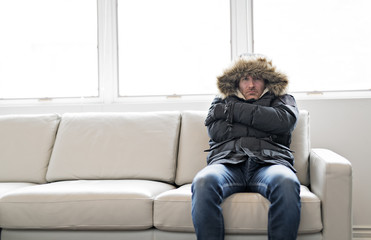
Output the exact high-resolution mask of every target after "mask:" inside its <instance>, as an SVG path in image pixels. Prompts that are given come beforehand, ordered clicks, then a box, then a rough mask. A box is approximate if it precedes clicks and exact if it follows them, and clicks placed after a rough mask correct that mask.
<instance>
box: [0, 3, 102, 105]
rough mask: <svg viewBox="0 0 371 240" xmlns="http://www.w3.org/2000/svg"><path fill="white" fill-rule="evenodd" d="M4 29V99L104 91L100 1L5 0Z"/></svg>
mask: <svg viewBox="0 0 371 240" xmlns="http://www.w3.org/2000/svg"><path fill="white" fill-rule="evenodd" d="M0 29H1V38H0V53H1V54H0V98H44V97H50V98H54V97H82V96H84V97H89V96H98V63H97V61H98V60H97V59H98V57H97V6H96V1H91V0H32V1H30V0H8V1H0Z"/></svg>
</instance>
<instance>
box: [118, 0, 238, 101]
mask: <svg viewBox="0 0 371 240" xmlns="http://www.w3.org/2000/svg"><path fill="white" fill-rule="evenodd" d="M118 28H119V77H120V82H119V93H120V95H121V96H140V95H173V94H178V95H185V94H210V93H212V94H215V93H216V92H217V91H216V86H215V85H216V84H215V83H216V76H217V75H219V74H220V73H221V71H222V69H223V68H225V67H226V65H227V64H229V63H230V60H231V48H230V7H229V1H227V0H158V1H153V0H140V1H124V0H119V2H118Z"/></svg>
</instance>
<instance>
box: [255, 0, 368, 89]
mask: <svg viewBox="0 0 371 240" xmlns="http://www.w3.org/2000/svg"><path fill="white" fill-rule="evenodd" d="M253 9H254V52H256V53H262V54H265V55H267V56H268V57H269V58H271V59H272V60H273V63H274V64H275V65H276V66H277V67H278V68H281V69H282V70H283V71H285V72H286V73H287V74H288V76H289V78H290V80H291V84H290V91H292V92H300V91H305V92H308V91H358V90H370V89H371V72H370V71H369V70H368V69H369V65H370V59H371V47H370V42H371V28H370V26H371V15H370V10H371V1H369V0H356V1H354V0H341V1H334V0H314V1H296V0H281V1H275V0H258V1H254V5H253Z"/></svg>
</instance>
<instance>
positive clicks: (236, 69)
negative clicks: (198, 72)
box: [217, 56, 289, 97]
mask: <svg viewBox="0 0 371 240" xmlns="http://www.w3.org/2000/svg"><path fill="white" fill-rule="evenodd" d="M244 76H251V77H252V78H257V79H263V80H264V81H265V87H266V88H267V89H268V90H269V92H271V93H273V94H274V95H275V96H281V95H283V94H285V93H286V89H287V86H288V83H289V81H288V78H287V76H286V75H285V74H283V73H281V72H279V71H277V70H276V67H275V66H273V65H272V61H270V60H268V59H267V58H265V57H262V56H258V57H254V58H249V59H244V58H239V59H238V60H237V61H236V62H234V64H233V65H232V66H231V67H229V68H227V69H226V70H225V71H224V73H223V74H222V75H221V76H219V77H217V86H218V89H219V91H220V93H221V94H222V96H223V97H228V96H231V95H237V89H238V85H239V81H240V79H241V78H242V77H244Z"/></svg>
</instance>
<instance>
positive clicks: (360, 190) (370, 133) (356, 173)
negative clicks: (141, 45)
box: [0, 97, 371, 239]
mask: <svg viewBox="0 0 371 240" xmlns="http://www.w3.org/2000/svg"><path fill="white" fill-rule="evenodd" d="M211 100H212V97H210V99H207V100H203V101H198V102H197V101H195V102H190V101H183V100H181V99H173V100H169V101H168V102H167V103H161V102H157V103H156V102H153V101H150V102H142V103H136V102H132V103H126V104H110V105H103V104H102V105H100V104H95V105H94V104H93V105H90V104H81V105H50V104H45V105H43V106H40V107H33V106H29V107H21V106H18V107H17V106H11V107H10V106H1V105H0V115H1V114H16V113H18V114H19V113H48V112H58V113H64V112H80V111H83V112H87V111H161V110H166V111H168V110H170V111H172V110H180V111H182V110H207V109H208V107H209V104H210V101H211ZM298 105H299V108H300V109H306V110H308V111H309V112H310V118H311V142H312V147H315V148H328V149H331V150H333V151H335V152H337V153H339V154H340V155H343V156H344V157H346V158H347V159H348V160H349V161H350V162H351V163H352V165H353V216H354V217H353V225H354V234H355V236H356V237H357V236H358V237H363V239H365V237H367V238H370V239H371V207H370V203H371V188H370V186H371V99H340V100H298Z"/></svg>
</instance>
